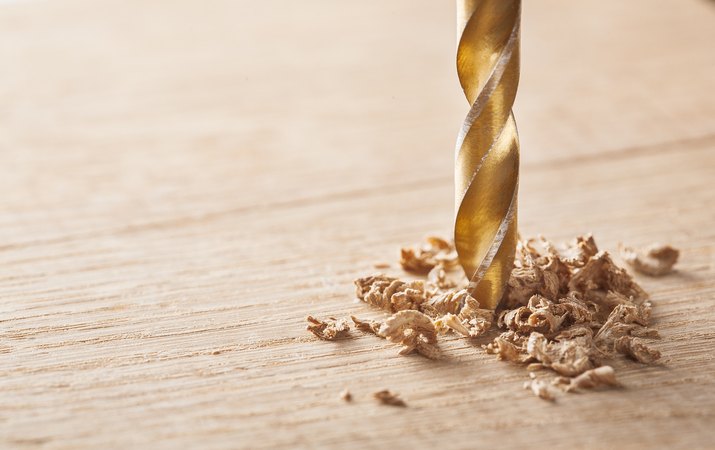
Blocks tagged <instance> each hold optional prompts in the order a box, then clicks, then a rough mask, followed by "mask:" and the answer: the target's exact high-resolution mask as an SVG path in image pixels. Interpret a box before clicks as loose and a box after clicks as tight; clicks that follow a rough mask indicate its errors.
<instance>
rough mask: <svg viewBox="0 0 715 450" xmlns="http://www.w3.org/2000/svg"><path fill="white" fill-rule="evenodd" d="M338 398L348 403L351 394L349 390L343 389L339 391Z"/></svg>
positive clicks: (350, 399)
mask: <svg viewBox="0 0 715 450" xmlns="http://www.w3.org/2000/svg"><path fill="white" fill-rule="evenodd" d="M340 399H341V400H342V401H344V402H347V403H350V402H351V401H353V394H351V393H350V391H349V390H347V389H343V390H342V392H340Z"/></svg>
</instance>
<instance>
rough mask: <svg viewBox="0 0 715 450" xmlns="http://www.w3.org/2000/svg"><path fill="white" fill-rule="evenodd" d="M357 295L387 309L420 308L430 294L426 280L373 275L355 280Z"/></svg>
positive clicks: (365, 300)
mask: <svg viewBox="0 0 715 450" xmlns="http://www.w3.org/2000/svg"><path fill="white" fill-rule="evenodd" d="M355 286H356V288H357V289H356V291H355V293H356V295H357V297H358V298H359V299H360V300H362V301H364V302H365V303H368V304H370V305H372V306H375V307H377V308H380V309H384V310H387V311H393V312H394V311H402V310H406V309H418V308H419V306H420V305H421V304H422V303H424V302H425V301H426V300H427V298H428V297H430V294H429V293H428V292H426V291H425V284H424V281H421V280H416V281H409V282H407V281H402V280H399V279H397V278H394V277H389V276H387V275H382V274H378V275H372V276H369V277H364V278H358V279H357V280H355Z"/></svg>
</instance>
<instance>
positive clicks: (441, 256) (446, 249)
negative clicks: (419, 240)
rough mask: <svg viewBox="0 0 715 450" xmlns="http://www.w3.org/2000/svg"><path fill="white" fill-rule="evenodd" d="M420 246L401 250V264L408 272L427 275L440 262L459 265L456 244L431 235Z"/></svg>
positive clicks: (446, 265) (445, 264)
mask: <svg viewBox="0 0 715 450" xmlns="http://www.w3.org/2000/svg"><path fill="white" fill-rule="evenodd" d="M425 241H426V242H425V243H424V244H423V245H422V246H420V247H405V248H403V249H402V250H401V251H400V265H401V266H402V268H403V269H404V270H406V271H407V272H412V273H416V274H420V275H427V274H428V273H429V272H430V271H431V270H432V269H434V268H435V266H437V265H438V264H441V265H442V266H444V267H452V266H456V265H457V251H456V250H455V248H454V244H453V243H452V242H450V241H447V240H446V239H442V238H440V237H437V236H429V237H427V238H426V239H425Z"/></svg>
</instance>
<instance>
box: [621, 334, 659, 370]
mask: <svg viewBox="0 0 715 450" xmlns="http://www.w3.org/2000/svg"><path fill="white" fill-rule="evenodd" d="M614 349H615V350H616V351H617V352H619V353H622V354H624V355H626V356H628V357H629V358H631V359H634V360H636V361H638V362H640V363H643V364H653V363H654V362H656V361H657V360H659V359H660V352H659V351H658V350H656V349H654V348H651V347H649V346H648V344H646V343H645V341H643V339H640V338H635V337H632V336H621V337H620V338H618V339H616V341H615V343H614Z"/></svg>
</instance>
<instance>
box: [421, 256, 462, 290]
mask: <svg viewBox="0 0 715 450" xmlns="http://www.w3.org/2000/svg"><path fill="white" fill-rule="evenodd" d="M466 280H467V279H466V277H465V276H464V271H463V270H462V269H461V268H460V267H453V268H452V269H450V268H447V267H445V266H444V265H443V264H442V263H440V264H437V265H436V266H434V268H433V269H432V270H430V272H429V273H428V274H427V281H429V282H430V283H432V284H433V285H435V286H437V288H439V289H441V290H446V289H452V288H455V287H457V286H459V285H460V284H466Z"/></svg>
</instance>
